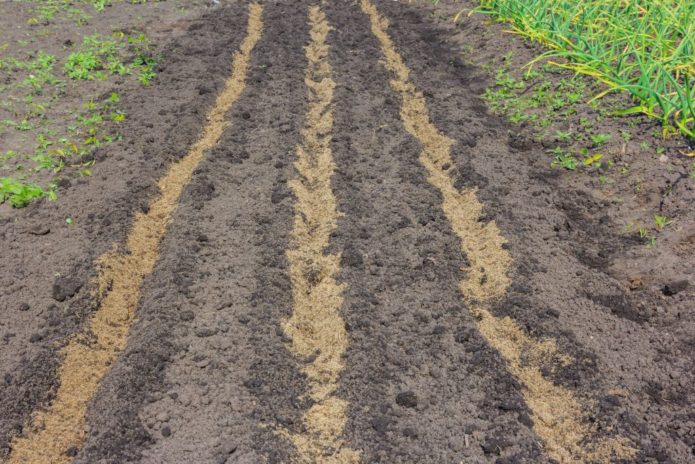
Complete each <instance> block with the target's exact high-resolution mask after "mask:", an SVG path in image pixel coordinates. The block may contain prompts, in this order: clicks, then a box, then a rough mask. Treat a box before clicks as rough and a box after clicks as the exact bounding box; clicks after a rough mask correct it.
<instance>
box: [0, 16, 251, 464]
mask: <svg viewBox="0 0 695 464" xmlns="http://www.w3.org/2000/svg"><path fill="white" fill-rule="evenodd" d="M262 13H263V8H262V7H261V6H260V5H258V4H255V3H252V4H251V5H250V6H249V16H248V26H247V35H246V37H245V38H244V40H243V42H242V43H241V46H240V49H239V50H238V51H237V52H236V53H235V55H234V58H233V62H232V74H231V76H230V77H229V78H228V79H227V81H226V83H225V87H224V89H223V90H222V92H221V93H220V95H219V96H218V97H217V100H216V102H215V105H214V106H213V108H212V109H211V110H210V112H209V114H208V122H207V124H206V126H205V128H204V130H203V133H202V134H201V137H200V139H199V140H198V141H197V142H196V143H195V144H194V145H193V146H192V147H191V149H190V151H189V152H188V154H187V155H186V156H185V157H184V158H182V159H181V161H179V162H178V163H176V164H174V165H173V166H171V167H170V168H169V170H168V171H167V173H166V174H165V175H164V176H163V177H162V178H161V179H160V180H159V182H158V185H159V189H160V194H159V196H158V197H157V198H155V199H154V200H153V201H152V202H151V203H150V206H149V210H148V212H147V214H139V215H138V216H137V217H136V218H135V220H134V222H133V226H132V229H131V230H130V232H129V234H128V238H127V242H126V249H125V251H117V250H114V251H113V252H110V253H107V254H105V255H104V256H102V257H101V258H99V260H98V263H97V264H98V267H99V274H98V282H97V283H98V285H99V291H98V293H99V295H98V296H99V297H100V298H101V304H100V305H99V308H98V309H97V311H96V312H95V313H94V315H93V316H92V317H91V319H90V320H89V322H88V324H87V327H86V330H85V332H84V334H82V335H81V336H78V337H75V338H73V339H72V340H70V341H69V343H68V344H67V345H66V346H65V348H64V349H63V350H61V355H62V356H63V361H62V363H61V365H60V367H59V369H58V382H59V385H60V386H59V388H58V391H57V392H56V396H55V399H54V400H53V402H52V403H51V405H50V406H49V407H48V409H47V410H45V411H39V412H37V413H36V414H35V415H34V418H33V421H32V426H31V428H29V427H27V429H28V430H29V431H28V433H27V434H26V435H25V436H23V437H20V438H17V439H15V440H14V441H13V442H12V454H11V455H10V458H9V461H8V463H10V464H20V463H21V464H47V463H51V464H63V463H68V462H70V461H71V460H72V458H71V457H70V455H74V454H75V452H76V451H77V450H79V448H80V447H81V446H82V444H83V442H84V440H85V438H86V432H85V429H86V422H85V411H86V408H87V404H88V402H89V401H90V399H91V398H92V396H93V395H94V392H95V391H96V389H97V387H98V385H99V382H100V380H101V379H102V378H103V376H104V374H105V373H106V371H107V370H108V368H109V365H111V363H113V362H114V361H115V359H116V357H117V356H118V353H119V352H120V351H122V350H123V349H124V348H125V346H126V343H127V340H128V332H129V330H130V326H131V324H132V321H133V316H134V312H135V308H136V306H137V303H138V300H139V298H140V288H141V286H142V282H143V280H144V278H145V276H147V275H148V274H150V273H151V272H152V270H153V268H154V266H155V264H156V263H157V260H158V259H159V244H160V242H161V241H162V238H163V237H164V235H165V233H166V229H167V225H168V223H169V220H170V218H171V215H172V213H173V212H174V210H175V209H176V206H177V205H178V201H179V197H180V196H181V192H182V190H183V188H184V187H185V186H186V184H187V183H188V181H189V180H190V179H191V176H192V174H193V171H194V170H195V169H196V167H197V166H198V164H199V163H200V161H201V160H202V159H203V156H204V153H205V151H206V150H208V149H210V148H212V147H213V146H215V145H216V144H217V142H218V141H219V139H220V136H221V135H222V133H223V132H224V130H225V129H226V128H227V127H228V123H227V122H226V121H225V113H227V111H229V109H230V108H231V106H232V105H233V104H234V102H236V101H237V99H238V98H239V96H240V95H241V93H242V91H243V90H244V87H245V81H246V71H247V68H248V63H249V58H250V54H251V51H252V50H253V48H254V46H255V45H256V43H257V42H258V40H259V39H260V37H261V33H262V29H263V22H262Z"/></svg>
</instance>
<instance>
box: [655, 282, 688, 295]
mask: <svg viewBox="0 0 695 464" xmlns="http://www.w3.org/2000/svg"><path fill="white" fill-rule="evenodd" d="M689 285H690V282H688V281H687V280H685V279H683V280H674V281H673V282H669V283H667V284H666V285H664V288H663V289H662V290H661V292H662V293H663V294H664V295H666V296H673V295H676V294H677V293H680V292H682V291H683V290H685V289H686V288H688V286H689Z"/></svg>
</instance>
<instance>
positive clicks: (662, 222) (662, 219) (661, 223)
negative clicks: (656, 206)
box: [654, 214, 672, 230]
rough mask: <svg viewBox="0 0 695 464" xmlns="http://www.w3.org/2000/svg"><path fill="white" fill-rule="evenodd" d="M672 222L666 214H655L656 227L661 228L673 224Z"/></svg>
mask: <svg viewBox="0 0 695 464" xmlns="http://www.w3.org/2000/svg"><path fill="white" fill-rule="evenodd" d="M671 222H672V221H671V220H670V219H668V218H667V217H666V216H661V215H659V214H655V215H654V224H656V228H657V229H659V230H661V229H663V228H665V227H666V226H669V225H671Z"/></svg>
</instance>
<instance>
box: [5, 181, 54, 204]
mask: <svg viewBox="0 0 695 464" xmlns="http://www.w3.org/2000/svg"><path fill="white" fill-rule="evenodd" d="M52 192H53V191H52ZM54 195H55V193H54V192H53V193H52V194H51V195H48V196H49V199H54V198H55V197H54ZM44 196H47V193H46V192H45V191H44V190H43V189H42V188H41V187H39V186H38V185H35V184H28V183H23V182H21V181H19V180H17V179H14V178H12V177H3V178H0V203H3V202H5V201H9V202H10V204H11V205H12V206H14V207H15V208H24V207H25V206H26V205H28V204H29V203H31V202H32V201H34V200H37V199H39V198H43V197H44Z"/></svg>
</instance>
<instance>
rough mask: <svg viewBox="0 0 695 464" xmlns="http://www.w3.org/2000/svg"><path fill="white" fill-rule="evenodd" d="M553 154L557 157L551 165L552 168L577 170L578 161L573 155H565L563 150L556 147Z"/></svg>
mask: <svg viewBox="0 0 695 464" xmlns="http://www.w3.org/2000/svg"><path fill="white" fill-rule="evenodd" d="M551 152H552V153H553V154H554V155H555V159H554V160H553V162H552V163H550V166H551V167H556V166H560V167H562V168H565V169H567V170H569V171H574V170H575V169H577V159H576V158H575V157H574V156H572V155H571V154H569V153H565V151H564V150H562V148H560V147H555V149H553V150H551Z"/></svg>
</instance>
